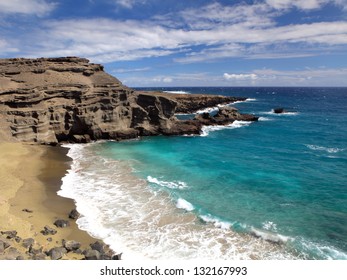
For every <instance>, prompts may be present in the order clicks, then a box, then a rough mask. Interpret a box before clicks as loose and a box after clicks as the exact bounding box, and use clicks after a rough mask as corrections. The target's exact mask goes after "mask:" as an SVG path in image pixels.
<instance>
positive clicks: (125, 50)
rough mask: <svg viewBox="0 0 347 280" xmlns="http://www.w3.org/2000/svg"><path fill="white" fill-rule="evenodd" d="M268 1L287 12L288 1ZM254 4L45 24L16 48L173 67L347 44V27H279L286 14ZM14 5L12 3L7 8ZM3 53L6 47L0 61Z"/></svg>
mask: <svg viewBox="0 0 347 280" xmlns="http://www.w3.org/2000/svg"><path fill="white" fill-rule="evenodd" d="M138 1H140V0H128V1H125V2H124V3H123V4H129V5H130V4H134V3H135V2H136V3H140V2H142V1H140V2H138ZM271 1H272V2H271ZM335 1H340V2H341V3H342V1H346V0H335ZM267 2H269V3H272V5H275V4H274V3H275V2H276V3H277V5H280V4H281V5H282V6H283V7H285V6H286V5H287V4H286V3H289V2H288V1H284V0H283V1H274V0H268V1H267ZM301 2H305V1H301ZM3 3H5V1H2V0H0V5H1V4H2V5H4V4H3ZM6 3H17V8H18V3H24V4H23V7H25V3H27V4H28V3H31V4H33V3H36V4H37V3H41V4H44V3H46V4H47V2H44V1H43V0H28V1H26V2H24V0H13V1H11V2H7V1H6ZM256 3H257V4H253V5H247V4H239V5H234V6H230V7H229V6H223V5H221V4H219V3H213V4H209V5H207V6H203V7H200V8H196V9H187V10H184V11H182V12H179V13H176V14H167V15H163V16H160V17H158V16H157V17H154V18H152V19H148V20H113V19H106V18H91V19H70V20H47V21H45V22H44V23H43V24H41V25H39V26H38V27H37V29H33V30H30V32H27V33H26V34H16V36H15V37H16V38H17V41H18V43H15V44H13V48H14V49H15V48H17V49H19V50H20V51H19V53H20V55H23V53H24V54H25V55H26V56H31V57H32V56H67V55H78V56H84V57H88V58H89V59H92V60H93V61H95V62H102V63H107V62H113V61H126V60H139V59H143V58H150V57H159V56H170V55H173V54H180V57H176V58H175V60H174V61H175V62H179V63H196V62H203V61H215V60H221V59H226V58H233V57H240V58H244V59H250V58H253V59H256V58H283V57H284V58H290V57H303V56H310V55H317V54H319V53H320V52H322V49H323V47H322V46H329V47H331V48H333V47H341V46H344V45H346V44H347V22H346V21H335V22H334V21H331V22H313V23H310V24H291V25H282V26H279V25H277V24H276V22H275V18H276V15H279V14H281V12H278V11H274V9H273V8H271V7H270V6H269V5H268V4H266V3H264V2H263V3H259V2H256ZM293 3H296V1H294V2H293ZM305 3H306V2H305ZM307 3H311V2H310V1H308V2H307ZM317 3H318V2H317ZM28 5H29V4H28ZM47 5H48V4H47ZM288 5H289V4H288ZM307 5H308V4H307ZM15 6H16V5H14V4H8V10H9V7H12V8H14V7H15ZM0 7H1V6H0ZM31 7H32V6H31ZM129 7H130V6H129ZM311 7H313V4H311ZM18 9H19V8H18ZM23 9H24V8H23ZM170 19H171V20H174V22H175V23H174V24H173V21H172V22H170ZM1 35H2V34H1ZM2 37H3V40H7V39H6V37H5V36H2ZM7 41H8V40H7ZM283 46H286V48H283ZM196 47H198V48H196ZM332 51H333V49H332ZM4 52H5V51H4V50H2V49H0V55H1V54H3V53H4Z"/></svg>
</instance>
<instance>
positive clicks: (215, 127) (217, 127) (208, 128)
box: [200, 121, 252, 137]
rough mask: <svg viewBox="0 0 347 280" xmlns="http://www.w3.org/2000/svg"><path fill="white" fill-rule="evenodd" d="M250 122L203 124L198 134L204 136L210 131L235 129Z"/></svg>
mask: <svg viewBox="0 0 347 280" xmlns="http://www.w3.org/2000/svg"><path fill="white" fill-rule="evenodd" d="M251 123H252V122H246V121H234V122H233V123H232V124H229V125H208V126H207V125H205V126H203V127H202V133H201V135H200V136H203V137H206V136H208V135H209V134H210V132H212V131H218V130H223V129H235V128H240V127H244V126H248V125H250V124H251Z"/></svg>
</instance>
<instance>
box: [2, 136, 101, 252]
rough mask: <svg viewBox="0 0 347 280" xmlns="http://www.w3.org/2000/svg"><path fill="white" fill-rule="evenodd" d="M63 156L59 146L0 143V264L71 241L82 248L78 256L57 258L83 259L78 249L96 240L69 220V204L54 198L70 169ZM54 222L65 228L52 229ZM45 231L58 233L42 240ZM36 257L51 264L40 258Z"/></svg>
mask: <svg viewBox="0 0 347 280" xmlns="http://www.w3.org/2000/svg"><path fill="white" fill-rule="evenodd" d="M66 152H67V150H66V149H64V148H62V147H48V146H37V145H28V144H20V143H0V154H1V157H0V190H1V191H0V221H1V222H0V232H1V235H0V243H1V241H2V242H3V244H7V245H6V246H5V245H4V246H3V248H2V249H1V248H0V259H16V258H17V257H18V256H20V257H19V259H30V258H32V256H33V254H30V252H29V251H30V249H31V250H32V251H33V250H34V249H36V253H37V252H42V253H46V254H47V252H48V251H49V250H50V249H52V248H54V247H59V246H63V244H62V240H74V241H77V242H79V243H80V244H81V246H80V249H79V251H78V252H77V253H76V252H75V251H68V252H66V253H65V254H64V255H63V256H62V257H61V259H82V258H83V257H84V255H83V254H81V252H82V250H84V249H87V248H88V247H89V245H90V244H92V243H94V242H96V241H97V240H96V239H94V238H92V237H91V236H89V235H88V234H87V233H86V232H84V231H82V230H79V229H78V227H77V225H76V223H75V221H74V220H72V219H69V217H68V216H69V213H70V211H71V210H72V209H74V208H75V205H74V202H73V201H72V200H70V199H67V198H63V197H60V196H58V195H57V191H58V190H59V188H60V185H61V178H62V177H63V176H64V174H65V172H66V170H67V169H68V168H69V158H68V157H67V156H66ZM57 219H63V220H68V221H69V226H67V227H64V228H58V227H56V226H55V225H54V222H55V221H56V220H57ZM45 226H49V227H50V228H52V229H54V230H56V231H57V233H56V234H49V235H43V234H42V233H41V231H42V230H43V229H44V227H45ZM9 231H10V232H11V231H16V232H17V234H16V236H12V237H11V234H9V233H8V232H9ZM28 238H32V239H34V244H32V245H31V246H29V247H27V248H26V247H25V246H24V245H23V240H26V239H28ZM4 242H5V243H4ZM6 247H7V248H6ZM33 248H34V249H33ZM89 249H90V247H89ZM34 255H35V254H34ZM39 258H43V259H50V258H49V257H48V256H47V257H45V255H44V254H41V255H40V256H39Z"/></svg>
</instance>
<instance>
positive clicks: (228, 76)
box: [223, 73, 258, 80]
mask: <svg viewBox="0 0 347 280" xmlns="http://www.w3.org/2000/svg"><path fill="white" fill-rule="evenodd" d="M223 77H224V79H226V80H256V79H258V76H257V75H256V74H254V73H252V74H228V73H224V74H223Z"/></svg>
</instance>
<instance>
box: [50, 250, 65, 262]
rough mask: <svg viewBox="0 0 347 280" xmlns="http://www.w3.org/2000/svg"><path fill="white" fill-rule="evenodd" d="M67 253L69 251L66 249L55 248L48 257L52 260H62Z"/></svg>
mask: <svg viewBox="0 0 347 280" xmlns="http://www.w3.org/2000/svg"><path fill="white" fill-rule="evenodd" d="M66 253H67V250H66V249H65V248H64V247H55V248H52V249H51V250H49V251H48V253H47V255H48V256H49V257H51V259H52V260H59V259H61V258H62V257H63V256H64V255H65V254H66Z"/></svg>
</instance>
